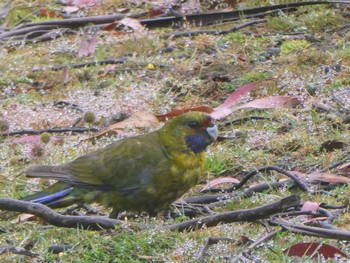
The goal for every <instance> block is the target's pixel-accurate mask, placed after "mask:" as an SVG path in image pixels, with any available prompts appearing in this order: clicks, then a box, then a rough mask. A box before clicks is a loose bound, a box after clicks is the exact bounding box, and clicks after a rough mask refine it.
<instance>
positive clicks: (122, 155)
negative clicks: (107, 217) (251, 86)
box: [24, 112, 217, 213]
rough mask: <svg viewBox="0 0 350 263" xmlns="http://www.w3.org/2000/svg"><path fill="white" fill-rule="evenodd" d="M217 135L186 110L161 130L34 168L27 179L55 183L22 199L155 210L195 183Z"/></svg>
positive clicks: (205, 119)
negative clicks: (56, 163) (36, 178)
mask: <svg viewBox="0 0 350 263" xmlns="http://www.w3.org/2000/svg"><path fill="white" fill-rule="evenodd" d="M216 137H217V130H216V127H215V126H213V124H212V123H211V118H210V117H209V116H208V115H207V114H205V113H200V112H190V113H185V114H182V115H180V116H178V117H175V118H173V119H172V120H171V121H169V122H168V123H166V124H165V125H164V126H163V127H162V128H161V129H159V130H157V131H155V132H152V133H148V134H145V135H140V136H137V137H132V138H127V139H124V140H121V141H117V142H115V143H112V144H110V145H109V146H107V147H105V148H103V149H101V150H98V151H96V152H93V153H89V154H86V155H84V156H81V157H79V158H77V159H76V160H74V161H72V162H69V163H66V164H62V165H58V166H34V167H30V168H29V169H27V170H26V171H25V173H26V175H27V176H28V177H40V178H48V179H55V180H57V181H58V182H57V183H55V184H54V185H52V186H50V187H48V188H47V189H46V190H44V191H42V192H40V193H37V194H34V195H32V196H29V197H26V198H24V200H31V201H33V202H39V203H43V204H46V205H48V206H50V207H53V208H57V207H65V206H69V205H72V204H75V203H91V202H98V203H101V204H103V205H105V206H107V207H112V208H113V209H114V210H113V213H116V212H122V211H125V210H127V211H148V212H151V213H153V212H157V211H160V210H164V209H166V208H167V207H168V206H169V205H170V204H171V203H172V202H173V201H175V200H176V199H177V198H179V197H180V196H181V195H183V194H184V193H185V192H186V191H187V190H188V189H189V188H191V187H192V186H194V185H195V184H197V183H198V180H199V178H200V176H201V175H202V173H203V166H204V163H203V162H204V150H205V148H206V146H207V145H209V144H210V143H211V142H213V141H214V140H215V139H216Z"/></svg>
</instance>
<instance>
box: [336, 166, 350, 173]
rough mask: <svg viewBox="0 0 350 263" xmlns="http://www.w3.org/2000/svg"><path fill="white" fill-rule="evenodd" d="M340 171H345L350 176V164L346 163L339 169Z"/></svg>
mask: <svg viewBox="0 0 350 263" xmlns="http://www.w3.org/2000/svg"><path fill="white" fill-rule="evenodd" d="M337 170H338V171H343V172H344V173H345V174H350V163H344V164H343V165H341V166H339V167H338V168H337Z"/></svg>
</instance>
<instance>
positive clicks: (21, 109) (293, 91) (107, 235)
mask: <svg viewBox="0 0 350 263" xmlns="http://www.w3.org/2000/svg"><path fill="white" fill-rule="evenodd" d="M257 2H258V1H249V0H247V1H244V2H243V3H241V6H240V8H243V7H253V6H254V5H255V6H258V5H263V4H267V3H266V2H270V1H259V3H257ZM283 2H285V1H283ZM276 3H278V1H276ZM202 4H203V5H202V8H203V9H204V10H205V8H206V7H207V6H206V5H205V4H206V2H205V1H204V3H202ZM226 6H227V4H223V7H226ZM12 7H13V9H11V10H10V12H9V13H8V15H7V17H6V18H5V19H4V20H3V22H6V23H7V25H8V26H13V25H15V24H16V23H18V22H20V21H39V20H46V19H47V17H39V16H37V15H35V13H34V11H37V10H38V9H50V8H57V6H53V4H52V3H51V1H28V2H27V3H24V2H23V1H13V2H12ZM122 7H126V8H130V9H132V10H133V11H135V12H136V11H141V10H144V9H147V8H148V7H150V6H149V4H144V5H142V6H141V5H137V4H136V3H128V1H104V5H103V6H99V7H93V8H90V9H87V10H85V11H84V12H83V13H82V14H84V15H96V14H107V13H111V12H112V11H113V10H115V9H118V8H122ZM346 12H347V10H343V9H342V8H332V7H329V6H310V7H302V8H300V9H299V10H298V11H296V12H293V13H284V14H281V15H280V16H276V17H268V18H267V22H266V23H263V24H259V25H255V26H252V27H248V28H244V29H243V30H240V31H239V32H235V33H230V34H226V35H220V36H212V35H198V36H195V37H183V38H176V39H171V38H163V37H162V36H163V35H164V34H165V33H169V32H171V29H156V30H150V31H147V32H144V33H140V32H139V33H126V34H121V33H116V32H108V31H104V32H99V33H98V39H97V48H96V52H95V53H94V54H93V55H91V56H90V57H83V58H81V57H78V56H77V52H78V49H79V46H80V43H81V39H82V37H83V36H81V35H79V34H77V35H66V36H63V37H61V38H59V39H56V40H54V41H48V42H38V43H30V44H24V45H12V46H9V45H3V46H0V72H1V74H0V99H1V100H0V110H1V111H0V129H2V130H3V131H17V130H22V129H45V128H53V127H64V126H71V125H73V124H74V123H75V122H76V120H77V119H78V118H80V117H83V115H84V113H86V112H93V113H94V114H95V116H96V121H95V122H94V123H93V125H92V126H93V127H96V128H100V129H102V128H103V127H107V126H108V125H109V123H110V122H111V121H113V120H117V119H118V118H120V116H121V115H123V114H124V115H130V114H132V113H133V112H138V111H147V112H150V113H154V114H159V113H165V112H167V111H169V110H170V109H172V108H174V107H177V108H187V107H193V106H198V105H208V106H213V107H215V106H218V105H219V104H220V103H222V101H223V100H224V99H225V98H226V97H227V96H228V95H229V94H230V93H231V92H232V91H234V90H235V89H236V88H237V87H239V86H240V85H242V84H244V83H249V82H253V81H260V84H259V85H260V87H259V88H258V89H257V90H255V91H253V92H252V93H251V94H250V96H249V97H248V98H247V99H246V101H248V100H252V99H256V98H261V97H265V96H270V95H293V96H297V97H298V98H299V99H301V100H302V103H301V104H300V105H298V106H297V107H296V108H292V109H271V110H241V111H236V112H235V113H234V114H232V115H230V116H229V117H227V121H229V120H233V119H237V118H243V117H247V116H262V117H266V118H269V120H267V119H256V120H255V119H252V120H249V121H246V122H242V123H239V124H234V125H223V123H222V122H219V123H218V124H219V127H220V132H221V135H222V136H230V137H235V138H234V139H230V140H226V141H224V142H221V143H218V144H217V145H215V146H214V147H211V148H210V149H209V153H208V158H207V168H208V174H207V175H203V182H202V183H205V182H207V181H209V180H211V179H213V178H215V177H218V176H235V177H237V178H241V177H242V176H243V174H244V173H245V172H248V171H251V170H253V169H256V168H259V167H263V166H267V165H275V166H279V167H282V168H285V169H287V170H295V171H299V172H303V173H311V172H315V171H317V170H321V169H324V168H327V167H329V165H330V164H332V163H335V162H337V161H339V160H341V159H342V158H344V157H345V156H346V154H349V153H348V150H346V149H345V148H342V149H331V150H328V151H327V150H322V149H323V148H322V144H323V143H324V142H326V141H330V140H337V141H341V142H345V143H349V141H350V132H349V121H346V118H349V115H348V116H346V112H326V111H322V110H319V109H317V108H315V107H313V106H312V102H320V103H323V104H326V105H328V106H331V107H334V108H336V109H338V110H339V109H340V110H343V109H347V110H349V106H350V86H349V83H350V81H349V74H350V73H349V65H350V45H349V42H350V33H349V31H348V30H347V28H346V27H343V26H345V25H348V23H349V17H348V15H346V14H347V13H346ZM243 22H244V21H238V22H237V23H235V24H241V23H243ZM230 26H231V24H230V25H229V24H226V25H220V26H216V28H229V27H230ZM191 29H195V28H194V27H192V26H190V25H187V27H186V30H191ZM166 48H167V51H168V52H164V51H165V50H166ZM271 52H272V53H271ZM121 57H126V58H127V60H128V61H127V62H126V63H124V64H120V65H116V66H115V67H114V68H110V67H108V66H105V65H100V66H92V67H84V68H77V69H73V68H67V69H65V70H59V71H53V70H50V69H49V67H50V66H53V65H67V64H70V63H80V62H83V61H94V60H102V59H110V58H114V59H117V58H121ZM217 76H221V77H222V78H221V79H229V81H218V80H217ZM57 101H65V102H69V104H62V103H61V104H55V102H57ZM347 114H349V111H348V112H347ZM225 121H226V120H225ZM78 126H81V127H88V124H86V123H84V122H83V121H81V122H80V123H79V124H78ZM149 129H150V128H144V129H136V128H134V129H127V130H124V133H125V134H127V135H128V136H130V135H133V134H140V133H144V132H148V131H149ZM125 134H122V135H111V136H105V137H103V138H100V139H98V140H96V142H95V143H94V144H92V143H91V142H90V141H87V140H84V139H85V138H86V137H87V134H74V133H62V134H52V135H51V138H50V141H49V142H48V143H46V144H44V143H42V142H40V139H38V136H22V137H14V136H3V137H1V142H0V196H1V197H8V198H20V197H22V196H25V195H27V194H29V193H31V192H33V191H34V190H40V189H42V188H43V187H45V186H47V185H49V184H50V183H51V182H48V181H44V180H36V179H31V180H28V179H26V178H25V177H24V176H23V174H22V172H23V169H24V168H25V167H27V166H29V165H34V164H59V163H62V162H65V161H68V160H72V159H74V158H76V157H78V156H80V155H82V154H84V153H86V152H90V151H92V150H94V149H98V148H101V147H103V146H104V145H107V144H108V143H110V142H111V141H114V140H118V139H120V138H122V137H123V136H124V135H125ZM332 172H334V173H339V172H337V171H332ZM276 180H278V175H277V174H262V175H259V176H258V177H256V178H255V179H254V180H253V181H254V182H252V183H262V182H272V181H276ZM201 187H202V186H199V187H198V188H196V189H193V190H191V191H190V193H188V194H187V195H197V194H198V191H199V189H201ZM349 190H350V189H349V187H348V186H346V185H345V186H344V185H343V186H338V187H337V188H336V189H334V190H332V193H334V194H337V196H336V197H332V196H325V195H313V196H308V195H306V194H304V193H302V192H300V191H299V190H294V189H293V190H289V189H281V190H271V191H267V192H264V193H260V194H256V195H254V196H253V197H251V198H249V199H242V200H241V202H231V203H229V204H227V206H226V207H224V208H220V211H222V210H235V209H244V208H249V207H255V206H258V205H263V204H266V203H268V202H272V201H274V200H277V199H279V198H282V197H284V196H287V195H289V194H299V195H301V197H302V200H303V201H307V200H309V201H315V202H320V203H321V202H325V203H329V204H334V205H344V204H346V205H347V204H348V192H349ZM95 208H98V209H100V210H101V211H104V210H103V208H101V207H98V206H95ZM218 211H219V210H218ZM104 212H108V211H104ZM185 219H186V218H185V217H181V218H177V219H174V220H165V219H161V218H157V219H156V218H149V217H147V216H141V217H138V218H137V219H129V220H135V221H138V222H142V223H146V224H149V226H150V227H149V230H143V231H137V230H130V231H126V230H120V229H118V230H113V231H111V230H110V231H100V232H95V231H84V230H80V229H63V228H57V227H53V228H43V227H42V223H40V222H35V221H25V222H20V223H15V222H13V221H12V222H11V221H10V222H5V221H2V222H0V226H1V228H0V245H5V244H6V245H13V246H16V247H25V246H28V245H30V244H33V248H32V251H33V252H35V253H37V254H39V255H40V257H41V258H38V257H36V258H34V259H32V258H29V257H25V256H21V255H15V254H11V253H8V254H4V255H0V259H1V261H2V260H3V262H26V261H28V262H29V261H30V262H33V260H34V262H35V261H37V262H42V261H44V262H147V261H148V262H196V257H197V255H198V254H199V252H200V251H201V249H202V247H203V246H204V243H205V241H206V238H207V237H209V236H218V237H229V238H240V236H242V235H245V236H248V237H250V238H252V239H258V238H259V237H260V236H263V235H265V234H266V233H267V229H266V227H265V225H264V224H263V222H260V221H259V222H253V223H244V222H243V223H234V224H227V225H220V226H218V227H213V228H208V229H203V230H198V231H193V232H190V233H173V232H168V231H165V230H162V229H161V228H160V227H159V226H162V225H168V224H171V223H174V221H176V222H179V221H181V220H185ZM334 225H335V226H337V227H339V228H343V229H349V225H350V216H349V214H348V213H344V214H342V215H340V216H339V218H337V219H336V220H335V222H334ZM300 241H306V242H309V241H315V242H325V243H328V244H332V245H334V246H336V247H339V248H340V249H341V250H342V251H344V252H347V253H348V254H349V245H348V244H347V243H344V242H337V241H334V240H326V239H320V238H312V237H304V236H301V235H296V234H291V233H288V232H281V233H279V234H278V235H277V237H276V238H274V239H272V240H271V241H269V243H267V244H266V246H263V247H261V248H259V249H256V250H254V251H253V254H252V258H254V259H255V260H261V261H262V262H281V261H282V262H294V261H293V260H294V259H293V258H287V256H285V255H284V254H283V253H282V251H283V250H284V249H285V248H287V247H289V246H290V245H292V244H294V243H297V242H300ZM56 244H59V245H63V244H70V245H74V246H75V248H74V249H72V250H70V251H66V252H64V253H60V254H58V255H56V254H52V253H50V252H49V251H48V248H49V247H50V246H53V245H56ZM243 248H244V246H242V245H238V244H236V243H234V244H232V243H227V242H219V243H218V244H215V245H212V246H211V247H210V248H209V250H208V252H207V253H208V254H207V255H206V256H205V257H204V259H203V260H204V261H205V262H231V261H232V260H233V259H234V258H235V256H236V255H238V254H239V252H240V251H242V250H243Z"/></svg>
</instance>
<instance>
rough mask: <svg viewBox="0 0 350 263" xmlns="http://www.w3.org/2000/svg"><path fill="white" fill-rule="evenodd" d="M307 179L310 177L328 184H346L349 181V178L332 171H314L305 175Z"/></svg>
mask: <svg viewBox="0 0 350 263" xmlns="http://www.w3.org/2000/svg"><path fill="white" fill-rule="evenodd" d="M307 178H308V179H311V180H312V181H320V182H324V183H330V184H346V183H350V178H348V177H345V176H341V175H337V174H332V173H319V172H314V173H311V174H308V175H307Z"/></svg>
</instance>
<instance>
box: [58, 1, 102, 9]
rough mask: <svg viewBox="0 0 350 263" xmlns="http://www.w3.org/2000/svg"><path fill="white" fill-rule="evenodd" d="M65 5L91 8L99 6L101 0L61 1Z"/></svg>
mask: <svg viewBox="0 0 350 263" xmlns="http://www.w3.org/2000/svg"><path fill="white" fill-rule="evenodd" d="M61 2H62V3H63V4H65V5H73V6H77V7H92V6H96V5H101V4H102V0H61Z"/></svg>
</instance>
